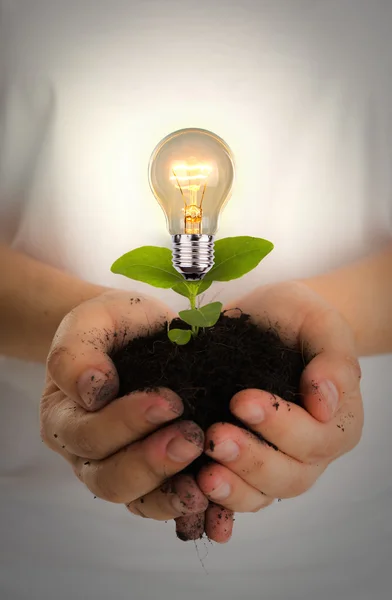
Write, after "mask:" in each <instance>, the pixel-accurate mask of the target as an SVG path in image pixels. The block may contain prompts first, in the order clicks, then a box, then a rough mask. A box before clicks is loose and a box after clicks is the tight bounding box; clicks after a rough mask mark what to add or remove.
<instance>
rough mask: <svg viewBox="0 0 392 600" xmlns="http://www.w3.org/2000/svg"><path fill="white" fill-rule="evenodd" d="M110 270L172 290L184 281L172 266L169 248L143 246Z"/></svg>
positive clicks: (118, 261) (113, 265)
mask: <svg viewBox="0 0 392 600" xmlns="http://www.w3.org/2000/svg"><path fill="white" fill-rule="evenodd" d="M110 270H111V271H112V273H118V274H119V275H125V277H129V278H130V279H135V280H136V281H143V282H144V283H148V284H149V285H152V286H154V287H158V288H166V289H167V288H172V287H174V286H175V285H176V284H181V283H182V282H183V281H184V280H183V277H182V275H180V273H177V271H176V270H175V268H174V267H173V265H172V253H171V251H170V250H169V248H158V247H157V246H142V247H141V248H136V249H135V250H131V252H127V253H126V254H124V255H123V256H121V257H120V258H119V259H117V260H116V261H115V262H114V263H113V264H112V266H111V269H110Z"/></svg>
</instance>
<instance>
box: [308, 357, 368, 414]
mask: <svg viewBox="0 0 392 600" xmlns="http://www.w3.org/2000/svg"><path fill="white" fill-rule="evenodd" d="M360 379H361V369H360V366H359V363H358V360H357V359H356V358H355V357H354V356H350V355H348V354H342V353H339V354H337V353H334V354H333V353H331V352H328V351H322V352H321V353H320V354H318V355H317V356H316V357H315V358H314V359H313V360H311V361H310V363H309V364H308V365H307V366H306V367H305V370H304V372H303V374H302V377H301V383H300V392H301V393H302V396H303V406H304V407H305V408H306V410H307V411H308V412H309V414H311V415H312V416H313V417H314V418H315V419H317V420H318V421H321V422H322V423H326V422H328V421H330V420H331V419H332V418H333V417H334V416H335V415H336V414H337V412H338V411H339V410H341V409H342V408H343V409H344V408H346V410H347V409H348V405H349V404H351V403H352V401H353V400H354V401H355V404H356V405H357V407H358V409H359V414H358V418H359V417H360V413H361V406H362V402H361V396H360V387H359V382H360ZM344 405H346V407H345V406H344Z"/></svg>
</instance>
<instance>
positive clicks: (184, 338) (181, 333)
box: [168, 329, 192, 346]
mask: <svg viewBox="0 0 392 600" xmlns="http://www.w3.org/2000/svg"><path fill="white" fill-rule="evenodd" d="M168 337H169V340H170V341H171V342H173V344H177V345H178V346H185V344H187V343H188V342H189V341H190V339H191V337H192V331H191V330H190V329H170V330H169V332H168Z"/></svg>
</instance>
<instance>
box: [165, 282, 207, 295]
mask: <svg viewBox="0 0 392 600" xmlns="http://www.w3.org/2000/svg"><path fill="white" fill-rule="evenodd" d="M211 284H212V281H204V279H203V280H202V281H189V282H182V283H177V284H176V285H175V286H174V287H173V292H177V294H180V295H181V296H185V298H188V299H190V297H191V295H192V294H193V295H194V296H198V295H199V294H202V293H203V292H205V291H206V290H208V288H209V287H210V286H211Z"/></svg>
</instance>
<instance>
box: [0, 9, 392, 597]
mask: <svg viewBox="0 0 392 600" xmlns="http://www.w3.org/2000/svg"><path fill="white" fill-rule="evenodd" d="M391 23H392V2H391V1H390V0H340V1H338V0H318V1H316V0H312V1H311V0H297V1H295V2H294V1H293V0H275V1H274V2H272V1H271V0H259V1H257V0H242V2H241V3H236V2H234V1H233V0H231V1H230V0H217V1H215V2H209V1H207V0H199V1H198V2H197V3H196V2H194V0H193V1H191V0H181V2H180V1H178V0H166V1H165V0H155V1H148V2H147V1H146V0H144V1H143V0H128V1H126V0H111V2H104V1H103V0H96V1H92V0H67V1H65V0H64V1H61V0H0V91H1V95H0V239H4V240H6V241H7V242H9V243H10V244H12V245H13V246H14V247H16V248H18V249H20V250H22V251H25V252H26V253H28V254H30V255H32V256H34V257H36V258H38V259H39V260H42V261H45V262H47V263H50V264H53V265H55V266H57V267H59V268H61V269H66V270H69V271H70V272H72V273H75V274H76V275H78V276H79V277H81V278H84V279H88V280H90V281H94V282H97V283H101V284H104V285H111V286H114V287H123V288H125V289H138V290H144V291H148V292H149V293H152V294H156V295H157V296H159V297H161V298H162V299H163V300H165V301H166V302H168V303H170V304H171V305H172V306H173V307H174V308H179V307H184V301H183V299H181V298H176V297H175V295H174V294H173V293H172V292H170V291H162V290H157V289H151V290H150V289H148V290H147V288H146V287H145V286H144V285H143V284H137V283H135V282H130V281H127V280H125V279H120V278H119V277H118V276H115V275H113V274H112V273H111V272H110V265H111V264H112V262H113V261H114V260H115V259H116V258H117V257H118V256H120V255H121V254H123V253H124V252H126V251H127V250H130V249H132V248H135V247H137V246H140V245H144V244H156V245H169V244H170V238H169V235H168V233H167V232H166V230H165V223H164V218H163V215H162V213H161V209H160V208H159V206H158V205H157V203H156V202H155V200H154V198H153V196H152V194H151V192H150V190H149V187H148V179H147V165H148V159H149V156H150V153H151V151H152V149H153V148H154V146H155V144H156V143H157V142H158V141H159V140H160V139H161V138H163V137H164V136H165V135H166V134H168V133H170V132H171V131H174V130H176V129H180V128H182V127H202V128H205V129H210V130H212V131H214V132H215V133H217V134H218V135H220V136H221V137H223V138H224V139H225V140H226V142H227V143H228V144H229V145H230V146H231V147H232V150H233V151H234V154H235V157H236V163H237V182H236V187H235V190H234V194H233V197H232V199H231V201H230V203H229V204H228V206H227V208H226V209H225V212H224V214H223V217H222V220H221V226H220V230H219V236H220V237H225V236H227V235H257V236H260V237H264V238H267V239H269V240H271V241H273V242H274V244H275V250H274V251H273V253H272V254H271V255H270V256H269V257H268V258H267V259H266V260H265V261H263V262H262V264H261V265H260V267H259V268H258V269H256V271H254V272H253V273H252V274H249V275H248V276H246V277H245V278H244V279H243V280H241V283H238V282H237V283H232V284H225V285H224V286H219V285H215V286H214V287H212V288H211V290H210V292H209V297H216V295H217V294H218V296H219V298H220V299H222V300H223V301H224V300H226V299H228V298H231V297H233V295H234V294H236V293H237V294H238V291H239V290H241V291H243V292H246V291H247V290H250V289H251V288H252V287H254V286H255V285H259V284H260V283H263V282H266V283H267V282H273V281H278V280H283V279H286V278H292V277H304V276H309V275H312V274H315V273H320V272H323V271H325V270H326V269H329V268H332V267H335V266H338V265H340V264H344V263H345V262H347V261H348V260H351V259H353V258H355V257H358V256H361V255H364V254H366V253H367V252H368V251H369V250H370V249H373V248H374V247H375V246H378V245H381V244H382V243H383V242H384V241H385V239H387V238H388V236H390V234H391V228H392V203H391V197H392V175H391V172H392V170H391V157H392V80H391V78H390V73H391V68H392V36H391V35H390V25H391ZM364 285H366V282H364ZM362 367H363V372H364V377H363V394H364V402H365V409H366V425H365V431H364V436H363V440H362V442H361V444H360V445H359V446H358V447H357V448H356V449H355V450H354V451H353V452H352V453H350V454H349V455H347V456H345V457H344V458H342V459H340V460H339V461H337V462H336V463H334V464H333V465H331V466H330V467H329V469H328V471H327V472H326V473H325V474H324V475H323V477H322V478H321V479H320V481H319V482H318V483H317V484H316V486H315V487H314V488H313V489H312V490H311V491H310V492H308V493H307V494H305V495H304V496H302V497H300V498H297V499H295V500H290V501H285V502H281V503H277V504H276V505H274V506H272V507H270V508H268V509H267V510H265V511H264V512H261V513H260V514H258V515H254V514H251V515H237V519H236V523H235V531H234V536H233V540H232V541H231V542H230V544H228V545H227V546H225V547H219V546H214V545H212V546H211V545H210V544H208V543H207V544H203V543H199V544H198V546H199V552H200V554H201V556H202V558H204V564H205V567H206V570H207V571H208V575H206V574H205V572H204V570H203V568H202V566H201V564H200V561H199V558H198V555H197V552H196V549H195V546H194V545H193V544H192V543H188V544H184V543H182V542H180V541H178V540H177V539H176V538H175V535H174V532H173V523H168V524H162V523H156V522H153V521H147V520H141V519H138V518H137V517H133V516H132V515H129V514H128V513H127V512H126V511H125V509H124V508H123V507H121V506H116V505H111V504H107V503H105V502H103V501H100V500H98V499H96V500H94V499H93V498H92V496H91V494H90V493H89V492H88V491H87V490H86V489H85V488H84V487H83V486H82V485H81V484H80V482H79V481H77V480H76V478H75V477H74V475H73V473H72V472H71V469H70V468H69V466H68V465H67V464H66V463H65V462H63V461H62V459H61V458H60V457H58V456H57V455H55V454H54V453H51V452H50V451H49V450H48V449H47V448H46V447H44V445H43V444H42V443H41V441H40V437H39V430H38V403H39V397H40V394H41V390H42V386H43V377H44V369H43V368H42V367H39V366H37V365H33V364H27V363H22V362H19V361H14V360H9V359H5V358H3V359H1V360H0V396H1V402H0V417H1V418H0V456H1V459H0V523H1V537H0V597H1V598H2V600H3V599H4V600H16V599H18V600H19V599H20V600H25V599H31V598H40V600H46V599H48V600H49V599H52V598H56V599H57V600H68V599H70V598H75V599H83V600H89V599H94V600H109V599H110V600H111V599H113V600H123V599H124V600H125V599H131V600H153V599H155V598H160V599H162V600H166V599H168V600H169V599H175V598H184V599H185V600H195V599H197V600H199V599H200V598H201V597H205V598H211V599H214V600H221V599H225V600H227V599H230V600H231V599H233V600H238V598H244V599H246V600H259V599H260V598H262V599H263V600H264V599H265V600H297V599H298V600H300V599H301V600H308V599H309V600H314V599H317V600H324V599H327V598H328V599H329V598H330V597H334V598H338V599H342V600H343V599H344V600H350V599H355V600H368V599H369V598H374V599H376V600H383V599H384V598H389V597H390V592H391V590H392V585H391V583H390V556H391V552H392V506H391V500H390V498H391V493H392V484H391V467H390V456H391V452H392V436H391V435H390V427H391V423H392V403H391V402H390V401H389V398H390V390H391V387H392V370H391V368H390V367H391V357H390V356H386V357H379V358H373V359H366V360H363V361H362ZM207 551H208V556H205V555H206V554H207Z"/></svg>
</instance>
